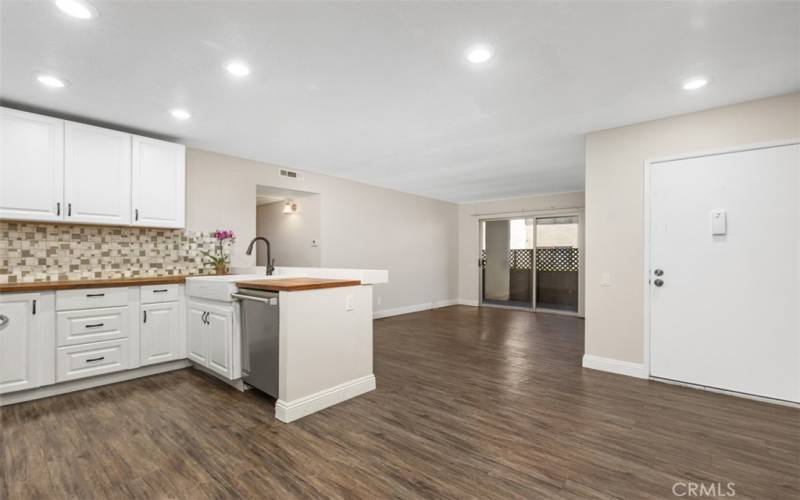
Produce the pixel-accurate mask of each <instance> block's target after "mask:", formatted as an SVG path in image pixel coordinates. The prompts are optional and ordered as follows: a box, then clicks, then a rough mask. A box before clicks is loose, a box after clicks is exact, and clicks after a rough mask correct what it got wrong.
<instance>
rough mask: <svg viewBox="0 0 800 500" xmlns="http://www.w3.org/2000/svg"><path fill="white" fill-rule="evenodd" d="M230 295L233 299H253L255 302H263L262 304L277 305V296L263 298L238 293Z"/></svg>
mask: <svg viewBox="0 0 800 500" xmlns="http://www.w3.org/2000/svg"><path fill="white" fill-rule="evenodd" d="M231 297H233V298H235V299H239V300H254V301H256V302H263V303H264V304H267V305H268V306H277V305H278V298H277V297H272V298H269V299H267V298H264V297H253V296H252V295H242V294H240V293H232V294H231Z"/></svg>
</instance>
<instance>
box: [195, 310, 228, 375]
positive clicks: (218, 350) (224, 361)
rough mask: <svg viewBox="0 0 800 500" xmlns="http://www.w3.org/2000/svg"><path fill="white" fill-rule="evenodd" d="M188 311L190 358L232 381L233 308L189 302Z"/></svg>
mask: <svg viewBox="0 0 800 500" xmlns="http://www.w3.org/2000/svg"><path fill="white" fill-rule="evenodd" d="M188 311H189V312H188V337H189V338H188V342H189V345H188V351H189V352H188V357H189V359H190V360H192V361H194V362H195V363H198V364H200V365H202V366H204V367H206V368H208V369H209V370H211V371H214V372H216V373H218V374H220V375H223V376H224V377H226V378H228V379H233V378H234V367H233V305H232V304H224V305H222V304H220V305H217V304H213V303H209V302H201V301H189V303H188Z"/></svg>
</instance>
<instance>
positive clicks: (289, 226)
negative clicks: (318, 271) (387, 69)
mask: <svg viewBox="0 0 800 500" xmlns="http://www.w3.org/2000/svg"><path fill="white" fill-rule="evenodd" d="M320 198H321V196H320V195H318V194H315V195H312V196H304V197H302V198H292V201H294V202H295V203H296V204H297V213H294V214H285V213H283V208H284V207H285V206H286V202H285V201H278V202H275V203H269V204H265V205H259V206H258V207H257V208H256V234H258V235H259V236H263V237H265V238H266V239H268V240H269V242H270V246H271V254H272V258H273V259H274V260H275V265H276V266H290V267H319V266H320V265H321V264H322V254H321V252H320V250H321V249H322V247H321V246H316V247H314V246H312V244H311V242H312V240H316V241H317V242H320V241H321V239H322V238H321V227H320V216H321V214H320ZM256 248H257V250H256V264H258V265H259V266H265V265H267V248H266V246H265V245H264V244H262V243H257V244H256Z"/></svg>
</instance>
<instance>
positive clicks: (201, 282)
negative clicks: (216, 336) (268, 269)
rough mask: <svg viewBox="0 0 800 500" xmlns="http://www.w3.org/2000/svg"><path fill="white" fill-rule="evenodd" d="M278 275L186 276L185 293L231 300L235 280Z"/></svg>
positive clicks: (259, 278) (199, 297) (274, 277)
mask: <svg viewBox="0 0 800 500" xmlns="http://www.w3.org/2000/svg"><path fill="white" fill-rule="evenodd" d="M277 278H279V276H267V275H265V274H226V275H223V276H197V277H194V278H186V294H187V295H188V296H189V297H191V298H195V299H206V300H217V301H222V302H233V298H232V297H231V294H232V293H236V291H237V290H238V288H237V287H236V282H237V281H245V280H268V279H277Z"/></svg>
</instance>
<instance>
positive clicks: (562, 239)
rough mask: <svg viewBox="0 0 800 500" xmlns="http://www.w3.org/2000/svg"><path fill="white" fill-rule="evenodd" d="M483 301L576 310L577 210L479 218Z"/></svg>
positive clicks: (578, 268) (577, 308) (538, 307)
mask: <svg viewBox="0 0 800 500" xmlns="http://www.w3.org/2000/svg"><path fill="white" fill-rule="evenodd" d="M480 235H481V247H480V253H481V256H480V262H479V267H480V283H481V285H480V286H481V289H480V297H481V304H483V305H490V306H503V307H517V308H524V309H533V310H542V311H553V312H563V313H567V314H570V313H578V310H579V289H580V253H579V252H580V249H579V246H580V241H579V238H580V236H579V235H580V230H579V219H578V214H577V213H575V214H565V215H558V216H555V215H548V216H529V217H509V218H502V219H490V220H482V221H480Z"/></svg>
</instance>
